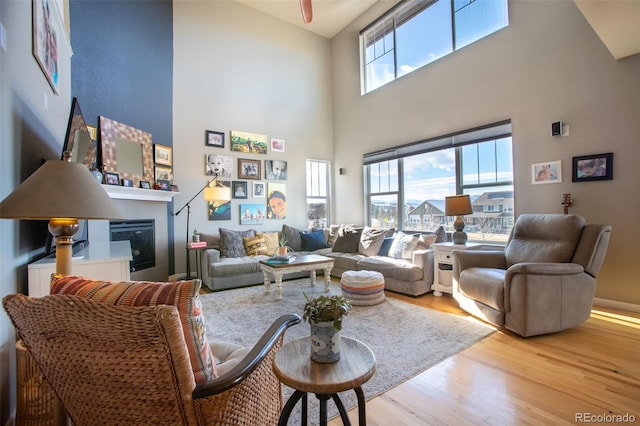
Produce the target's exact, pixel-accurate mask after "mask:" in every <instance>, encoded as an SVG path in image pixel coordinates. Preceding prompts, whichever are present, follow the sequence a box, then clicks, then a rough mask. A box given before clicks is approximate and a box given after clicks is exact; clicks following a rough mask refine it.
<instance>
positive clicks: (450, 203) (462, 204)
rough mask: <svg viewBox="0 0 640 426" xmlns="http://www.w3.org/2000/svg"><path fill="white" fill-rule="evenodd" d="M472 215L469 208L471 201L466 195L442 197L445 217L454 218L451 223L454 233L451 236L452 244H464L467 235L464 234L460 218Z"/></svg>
mask: <svg viewBox="0 0 640 426" xmlns="http://www.w3.org/2000/svg"><path fill="white" fill-rule="evenodd" d="M471 213H473V209H472V208H471V199H470V198H469V196H468V195H452V196H450V197H444V214H445V216H456V220H455V222H453V229H455V232H454V233H453V235H452V236H451V241H453V243H454V244H466V242H467V234H466V232H464V220H462V218H461V217H460V216H464V215H467V214H471Z"/></svg>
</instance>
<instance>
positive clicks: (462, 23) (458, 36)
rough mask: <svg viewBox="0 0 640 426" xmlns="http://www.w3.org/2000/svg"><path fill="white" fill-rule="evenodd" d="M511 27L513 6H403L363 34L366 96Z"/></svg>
mask: <svg viewBox="0 0 640 426" xmlns="http://www.w3.org/2000/svg"><path fill="white" fill-rule="evenodd" d="M507 25H509V17H508V1H507V0H405V1H402V2H400V3H398V4H397V5H396V6H395V7H393V8H392V9H391V10H390V11H388V12H386V13H385V14H384V15H383V16H381V17H380V18H378V19H377V20H376V21H374V22H373V23H371V24H370V25H369V26H367V27H366V28H365V29H363V30H362V31H361V32H360V44H361V52H362V53H361V76H362V94H365V93H369V92H370V91H372V90H374V89H377V88H378V87H380V86H383V85H385V84H387V83H389V82H391V81H393V80H395V79H396V78H399V77H402V76H403V75H406V74H408V73H410V72H412V71H414V70H416V69H418V68H421V67H423V66H425V65H427V64H429V63H431V62H433V61H435V60H437V59H440V58H442V57H443V56H446V55H448V54H450V53H452V52H454V51H456V50H458V49H461V48H463V47H465V46H467V45H469V44H471V43H473V42H474V41H477V40H480V39H481V38H484V37H486V36H488V35H490V34H492V33H494V32H496V31H498V30H499V29H501V28H504V27H506V26H507Z"/></svg>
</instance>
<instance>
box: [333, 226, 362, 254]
mask: <svg viewBox="0 0 640 426" xmlns="http://www.w3.org/2000/svg"><path fill="white" fill-rule="evenodd" d="M361 234H362V228H349V229H343V232H342V235H340V236H339V237H338V238H337V239H336V242H335V243H334V244H333V251H337V252H342V253H357V252H358V244H360V235H361Z"/></svg>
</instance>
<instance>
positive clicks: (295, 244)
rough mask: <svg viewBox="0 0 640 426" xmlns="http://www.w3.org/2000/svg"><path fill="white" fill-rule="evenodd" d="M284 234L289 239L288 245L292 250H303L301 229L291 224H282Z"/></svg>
mask: <svg viewBox="0 0 640 426" xmlns="http://www.w3.org/2000/svg"><path fill="white" fill-rule="evenodd" d="M282 235H284V238H285V239H286V240H287V245H288V246H289V248H290V249H291V250H293V251H300V250H302V238H301V237H300V230H299V229H296V228H293V227H291V226H289V225H282Z"/></svg>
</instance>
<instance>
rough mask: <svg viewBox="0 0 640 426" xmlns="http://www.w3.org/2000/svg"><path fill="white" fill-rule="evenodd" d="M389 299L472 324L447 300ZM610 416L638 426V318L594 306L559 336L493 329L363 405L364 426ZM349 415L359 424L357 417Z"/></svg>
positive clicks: (428, 297) (603, 421)
mask: <svg viewBox="0 0 640 426" xmlns="http://www.w3.org/2000/svg"><path fill="white" fill-rule="evenodd" d="M387 296H388V297H395V298H399V299H402V300H406V301H408V302H411V303H414V304H417V305H420V306H423V307H424V308H425V309H436V310H439V311H444V312H447V313H449V314H451V315H459V316H463V317H467V318H469V320H470V321H476V320H474V319H473V318H471V317H469V315H467V314H466V313H465V312H463V311H462V310H460V309H459V308H458V307H457V304H456V302H455V301H454V300H453V299H452V298H451V297H450V296H444V297H435V296H433V295H431V294H429V295H426V296H423V297H420V298H416V299H414V298H411V297H404V296H402V295H398V294H395V293H391V292H387ZM425 326H426V324H425ZM416 350H419V348H416ZM582 413H584V414H582ZM612 414H613V415H624V414H628V415H629V416H634V418H635V422H633V421H631V423H632V424H633V423H635V424H640V314H636V313H628V312H619V311H614V310H611V309H604V308H597V307H594V309H593V311H592V314H591V318H590V319H589V320H588V321H587V322H585V323H584V324H582V325H581V326H579V327H576V328H573V329H571V330H567V331H564V332H561V333H555V334H550V335H545V336H538V337H529V338H522V337H519V336H517V335H515V334H513V333H511V332H509V331H506V330H498V331H497V332H496V333H494V334H492V335H491V336H490V337H488V338H486V339H484V340H482V341H481V342H479V343H476V344H475V345H473V346H471V347H470V348H467V349H466V350H464V351H462V352H460V353H458V354H456V355H454V356H452V357H450V358H448V359H446V360H444V361H443V362H441V363H439V364H437V365H435V366H434V367H432V368H430V369H429V370H427V371H425V372H424V373H422V374H420V375H418V376H416V377H414V378H413V379H411V380H409V381H407V382H405V383H403V384H402V385H400V386H398V387H396V388H394V389H391V390H389V391H388V392H386V393H384V394H382V395H380V396H378V397H375V398H373V399H371V400H370V401H369V402H367V424H368V425H369V426H389V425H393V426H400V425H456V426H458V425H478V424H486V425H500V426H506V425H518V426H520V425H563V424H567V425H568V424H576V423H588V422H587V421H585V420H586V419H587V418H588V416H604V415H609V416H611V415H612ZM349 415H350V418H351V421H352V423H353V424H358V423H357V412H356V411H354V410H351V411H350V412H349ZM580 416H582V417H581V418H580ZM581 419H582V420H583V421H581ZM590 420H591V423H596V424H614V423H616V424H621V423H624V422H622V421H616V418H613V417H608V418H603V417H601V418H597V417H590ZM594 420H600V421H599V422H594ZM618 420H622V419H618ZM627 423H629V421H628V420H627ZM329 424H330V425H331V426H335V425H340V424H342V423H341V421H340V419H339V418H338V419H334V420H332V421H331V422H330V423H329Z"/></svg>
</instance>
